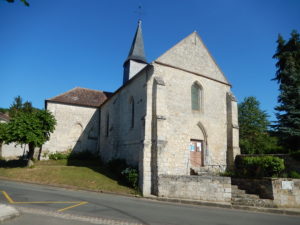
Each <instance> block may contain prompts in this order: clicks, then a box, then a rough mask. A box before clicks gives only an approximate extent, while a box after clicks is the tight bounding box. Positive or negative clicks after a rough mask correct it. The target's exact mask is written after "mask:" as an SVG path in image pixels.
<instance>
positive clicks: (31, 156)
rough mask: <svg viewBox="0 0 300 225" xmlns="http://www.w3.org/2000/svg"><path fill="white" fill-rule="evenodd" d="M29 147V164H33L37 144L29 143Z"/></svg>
mask: <svg viewBox="0 0 300 225" xmlns="http://www.w3.org/2000/svg"><path fill="white" fill-rule="evenodd" d="M28 148H29V152H28V155H27V159H28V162H27V166H31V165H33V155H34V149H35V145H34V144H33V143H29V144H28Z"/></svg>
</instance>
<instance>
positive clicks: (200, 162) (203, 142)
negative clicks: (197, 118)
mask: <svg viewBox="0 0 300 225" xmlns="http://www.w3.org/2000/svg"><path fill="white" fill-rule="evenodd" d="M192 132H193V136H192V137H193V138H191V139H190V166H191V169H198V168H200V167H204V166H205V161H206V160H205V157H206V155H207V154H206V151H207V132H206V129H205V128H204V126H203V124H202V123H201V122H198V123H197V130H193V131H192Z"/></svg>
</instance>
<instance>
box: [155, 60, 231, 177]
mask: <svg viewBox="0 0 300 225" xmlns="http://www.w3.org/2000/svg"><path fill="white" fill-rule="evenodd" d="M155 77H159V78H160V79H162V80H163V81H164V83H165V85H164V86H162V85H158V86H157V87H158V89H156V91H157V93H156V95H157V96H156V97H155V93H152V95H153V99H155V101H156V102H157V109H156V112H154V113H156V114H157V115H156V120H157V126H158V127H157V132H158V134H157V142H158V148H157V164H158V165H157V166H158V171H157V172H158V174H176V175H184V174H189V172H190V152H189V144H190V139H202V140H203V138H204V137H203V136H204V134H203V132H202V131H201V129H200V128H199V126H198V125H197V124H198V123H199V122H201V124H202V125H203V127H204V128H205V130H206V133H207V136H208V137H207V145H208V146H207V149H208V150H207V151H206V153H205V165H206V166H210V167H216V168H217V169H220V170H223V169H224V168H225V166H226V152H227V109H226V93H227V92H229V91H230V87H229V86H228V85H225V84H222V83H220V82H216V81H213V80H209V79H207V78H204V77H201V76H197V75H195V74H192V73H188V72H185V71H182V70H178V69H174V68H171V67H167V66H162V65H159V64H154V78H155ZM195 81H197V82H199V83H200V84H201V86H202V87H203V105H202V106H203V111H202V112H198V111H192V110H191V86H192V84H193V83H194V82H195ZM153 85H155V79H154V81H153ZM157 117H158V118H157ZM161 118H163V119H161ZM161 144H163V145H161ZM159 145H161V146H159Z"/></svg>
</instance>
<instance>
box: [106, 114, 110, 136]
mask: <svg viewBox="0 0 300 225" xmlns="http://www.w3.org/2000/svg"><path fill="white" fill-rule="evenodd" d="M108 135H109V115H108V114H107V116H106V137H108Z"/></svg>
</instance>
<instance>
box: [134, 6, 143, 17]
mask: <svg viewBox="0 0 300 225" xmlns="http://www.w3.org/2000/svg"><path fill="white" fill-rule="evenodd" d="M134 12H135V13H136V14H138V20H139V21H141V20H142V15H144V12H143V9H142V4H141V3H140V4H139V6H138V9H137V10H135V11H134Z"/></svg>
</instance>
